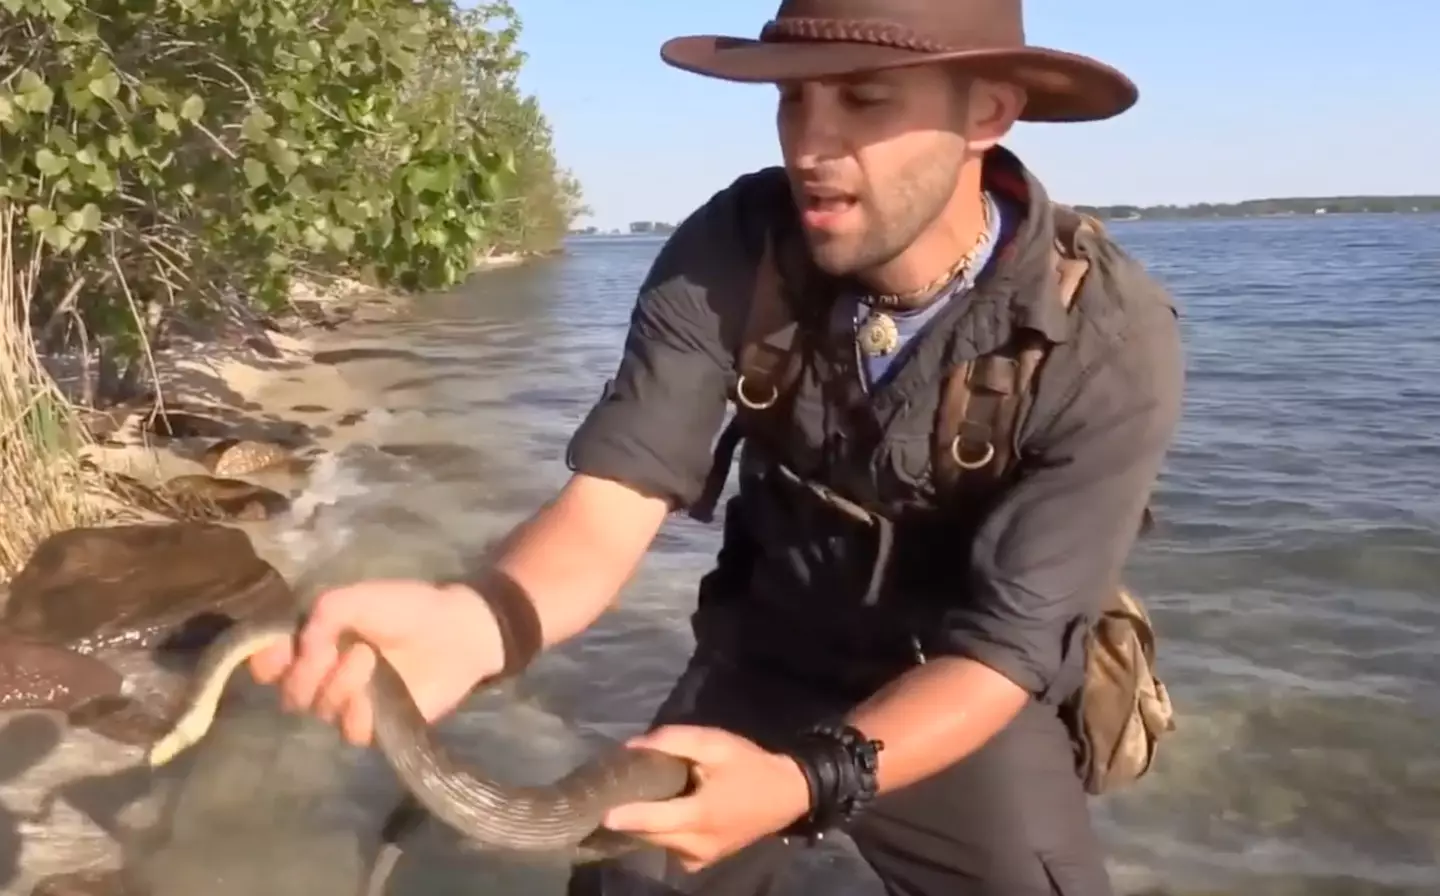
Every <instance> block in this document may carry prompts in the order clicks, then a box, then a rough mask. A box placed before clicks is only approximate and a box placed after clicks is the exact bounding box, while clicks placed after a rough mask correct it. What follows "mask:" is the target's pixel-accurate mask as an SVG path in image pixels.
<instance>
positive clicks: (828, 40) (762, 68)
mask: <svg viewBox="0 0 1440 896" xmlns="http://www.w3.org/2000/svg"><path fill="white" fill-rule="evenodd" d="M660 56H661V58H662V59H664V60H665V61H666V62H667V63H669V64H670V65H672V66H674V67H676V68H678V69H683V70H685V71H689V72H694V73H696V74H700V75H705V76H707V77H711V78H721V79H723V80H726V81H748V82H760V83H766V82H778V81H808V80H816V79H823V78H837V77H845V76H850V75H863V74H866V73H869V72H876V71H882V70H885V69H894V68H904V67H907V66H914V65H930V64H934V63H949V64H951V65H955V66H957V67H961V68H963V69H965V70H970V71H973V72H974V73H975V74H976V76H978V77H987V78H993V79H995V80H997V81H1005V82H1008V83H1011V84H1015V85H1017V86H1020V87H1023V88H1024V89H1025V90H1026V92H1027V96H1028V99H1027V101H1026V103H1025V108H1024V111H1023V112H1022V113H1021V116H1020V118H1021V119H1022V120H1024V121H1099V120H1101V119H1105V118H1111V117H1114V116H1116V115H1119V114H1120V113H1121V112H1124V111H1125V110H1126V109H1129V108H1130V107H1131V106H1133V105H1134V104H1135V101H1136V99H1137V98H1138V97H1139V90H1138V89H1137V88H1136V87H1135V84H1134V83H1133V82H1132V81H1131V80H1130V79H1129V78H1127V77H1126V76H1125V75H1123V74H1121V73H1120V72H1119V71H1117V70H1115V69H1114V68H1111V67H1110V66H1108V65H1106V64H1105V63H1103V62H1100V61H1098V60H1095V59H1091V58H1090V57H1088V56H1080V55H1077V54H1075V53H1067V52H1064V51H1062V50H1052V49H1049V48H1046V47H1036V46H1031V45H1029V44H1026V43H1025V27H1024V21H1023V16H1022V13H1021V0H784V2H782V3H781V4H780V10H779V12H777V13H776V14H775V18H774V19H772V20H771V21H770V22H769V23H768V24H766V25H765V27H764V29H762V30H761V32H760V38H759V39H758V40H752V39H750V38H743V37H722V36H717V35H709V34H706V35H692V36H688V37H677V38H674V39H672V40H669V41H666V43H665V45H664V46H662V47H661V48H660Z"/></svg>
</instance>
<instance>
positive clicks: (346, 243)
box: [330, 226, 355, 254]
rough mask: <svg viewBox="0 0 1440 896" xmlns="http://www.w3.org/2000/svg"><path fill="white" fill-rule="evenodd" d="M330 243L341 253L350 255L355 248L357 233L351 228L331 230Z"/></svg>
mask: <svg viewBox="0 0 1440 896" xmlns="http://www.w3.org/2000/svg"><path fill="white" fill-rule="evenodd" d="M330 242H331V243H332V244H334V246H335V248H336V249H338V250H340V251H341V252H345V253H347V254H348V253H349V252H350V250H351V249H353V248H355V231H353V230H351V229H350V228H349V227H344V226H336V227H332V228H330Z"/></svg>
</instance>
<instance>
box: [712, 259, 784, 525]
mask: <svg viewBox="0 0 1440 896" xmlns="http://www.w3.org/2000/svg"><path fill="white" fill-rule="evenodd" d="M775 243H776V237H775V234H774V232H773V231H771V232H769V233H767V234H766V236H765V244H764V247H763V248H762V249H761V253H760V262H759V264H758V265H757V266H756V270H755V285H754V287H753V288H752V290H751V294H750V304H749V307H748V308H747V309H746V312H745V329H744V331H743V332H742V334H741V337H740V350H739V352H738V353H737V355H736V358H735V379H734V381H733V382H732V383H731V386H730V400H731V401H732V402H734V404H735V417H734V418H733V419H732V420H731V421H730V423H729V425H728V426H726V427H725V429H724V431H722V432H721V433H720V438H719V439H718V440H717V441H716V442H715V448H714V452H713V456H712V460H711V464H710V473H709V475H708V476H707V477H706V479H705V487H704V489H703V490H702V491H701V493H700V496H699V498H697V499H696V501H695V502H694V503H693V504H692V505H691V506H690V508H689V510H688V513H689V515H690V516H691V517H692V518H693V519H696V520H698V521H700V522H702V523H708V522H710V521H711V520H713V519H714V518H715V507H716V505H717V504H718V503H719V500H720V493H721V492H722V491H724V489H725V481H726V479H727V478H728V477H729V475H730V466H731V464H732V463H733V462H734V459H735V449H736V448H737V447H739V445H740V439H741V438H742V437H743V436H745V435H747V434H751V433H747V431H746V430H747V428H749V427H748V424H750V423H751V422H752V421H753V419H754V418H755V417H756V416H758V415H760V414H763V413H764V412H766V411H768V410H770V409H771V408H774V407H775V406H776V405H778V404H782V403H783V402H782V398H783V397H784V396H785V394H786V393H787V392H788V391H789V390H790V388H791V387H792V386H794V384H795V381H796V380H797V379H798V378H799V373H800V364H799V339H798V335H799V330H800V321H799V317H798V316H797V315H796V314H795V309H794V307H793V306H792V305H791V303H790V301H789V299H787V298H786V290H785V279H784V276H783V274H782V273H781V270H780V261H779V257H778V255H777V250H776V247H775ZM751 432H752V433H753V429H752V431H751Z"/></svg>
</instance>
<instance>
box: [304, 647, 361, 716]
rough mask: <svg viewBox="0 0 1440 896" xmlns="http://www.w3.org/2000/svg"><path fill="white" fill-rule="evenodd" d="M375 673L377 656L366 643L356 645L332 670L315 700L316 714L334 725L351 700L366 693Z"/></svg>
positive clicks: (346, 652)
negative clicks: (366, 687)
mask: <svg viewBox="0 0 1440 896" xmlns="http://www.w3.org/2000/svg"><path fill="white" fill-rule="evenodd" d="M374 672H375V653H374V651H372V650H371V649H370V648H369V647H368V646H367V645H365V644H355V645H353V646H351V647H350V649H349V650H347V651H345V653H344V655H343V656H341V657H340V662H338V663H336V664H335V665H334V666H332V667H331V669H330V674H329V675H328V676H327V677H326V679H325V681H324V682H322V683H321V685H320V691H319V693H318V694H317V695H316V697H315V715H317V716H319V717H320V720H321V721H323V722H327V723H330V724H334V723H335V722H337V721H338V720H339V719H340V714H341V712H342V711H343V710H344V709H345V707H346V706H348V705H349V703H350V701H352V700H354V699H355V698H356V697H358V696H360V695H361V694H362V693H364V691H365V686H366V685H368V684H369V683H370V676H371V675H372V674H373V673H374Z"/></svg>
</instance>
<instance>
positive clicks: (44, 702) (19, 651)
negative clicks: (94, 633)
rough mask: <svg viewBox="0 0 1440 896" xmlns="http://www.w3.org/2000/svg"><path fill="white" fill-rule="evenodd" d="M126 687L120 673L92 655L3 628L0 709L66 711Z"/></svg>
mask: <svg viewBox="0 0 1440 896" xmlns="http://www.w3.org/2000/svg"><path fill="white" fill-rule="evenodd" d="M123 690H124V679H122V678H121V676H120V673H119V672H116V671H115V670H114V669H112V668H111V667H110V666H109V665H108V664H106V663H104V662H102V661H101V660H98V659H96V658H95V657H93V656H86V655H84V654H82V653H78V652H76V651H74V650H70V649H68V648H65V647H61V646H58V645H55V644H46V643H44V642H40V641H34V640H31V639H28V638H22V637H18V636H16V635H14V634H10V633H7V632H4V631H0V710H14V709H53V710H60V711H62V712H68V711H70V710H73V709H76V708H77V707H80V706H82V705H85V704H87V703H91V702H92V701H95V700H99V699H101V698H107V697H111V698H118V697H120V695H121V693H122V692H123Z"/></svg>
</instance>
